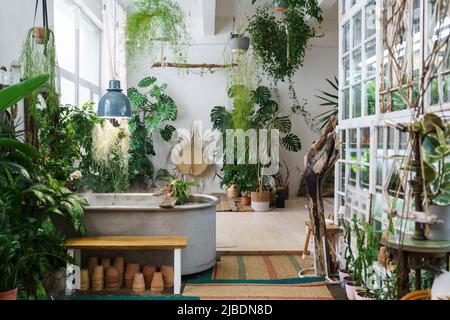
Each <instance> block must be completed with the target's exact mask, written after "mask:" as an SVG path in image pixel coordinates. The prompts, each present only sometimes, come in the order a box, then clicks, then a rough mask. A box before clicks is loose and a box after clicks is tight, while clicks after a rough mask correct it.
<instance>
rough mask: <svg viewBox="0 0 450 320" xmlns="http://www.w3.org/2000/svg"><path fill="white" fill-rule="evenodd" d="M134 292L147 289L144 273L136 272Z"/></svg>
mask: <svg viewBox="0 0 450 320" xmlns="http://www.w3.org/2000/svg"><path fill="white" fill-rule="evenodd" d="M132 290H133V292H137V293H140V292H144V291H145V281H144V275H143V274H142V273H136V274H135V276H134V279H133V287H132Z"/></svg>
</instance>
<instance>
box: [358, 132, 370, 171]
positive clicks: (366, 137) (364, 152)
mask: <svg viewBox="0 0 450 320" xmlns="http://www.w3.org/2000/svg"><path fill="white" fill-rule="evenodd" d="M360 155H361V157H360V161H361V162H365V163H370V128H362V129H361V145H360Z"/></svg>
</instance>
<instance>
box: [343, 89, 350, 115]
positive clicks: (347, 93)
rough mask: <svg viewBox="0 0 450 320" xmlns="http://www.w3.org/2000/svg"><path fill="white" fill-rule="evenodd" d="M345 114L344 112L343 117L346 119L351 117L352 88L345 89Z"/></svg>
mask: <svg viewBox="0 0 450 320" xmlns="http://www.w3.org/2000/svg"><path fill="white" fill-rule="evenodd" d="M343 98H344V114H343V118H344V119H349V118H350V90H349V89H345V90H344V97H343Z"/></svg>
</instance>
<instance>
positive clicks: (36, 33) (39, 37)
mask: <svg viewBox="0 0 450 320" xmlns="http://www.w3.org/2000/svg"><path fill="white" fill-rule="evenodd" d="M33 39H34V42H35V43H36V44H45V42H46V39H48V35H47V29H46V28H43V27H34V28H33Z"/></svg>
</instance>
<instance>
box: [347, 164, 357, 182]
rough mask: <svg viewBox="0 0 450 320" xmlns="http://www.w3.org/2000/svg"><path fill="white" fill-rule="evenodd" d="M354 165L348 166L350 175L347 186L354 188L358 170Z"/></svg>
mask: <svg viewBox="0 0 450 320" xmlns="http://www.w3.org/2000/svg"><path fill="white" fill-rule="evenodd" d="M357 167H358V166H357V165H356V164H352V165H350V174H349V177H348V184H349V185H350V186H352V187H355V186H356V171H357V170H358V168H357Z"/></svg>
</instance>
